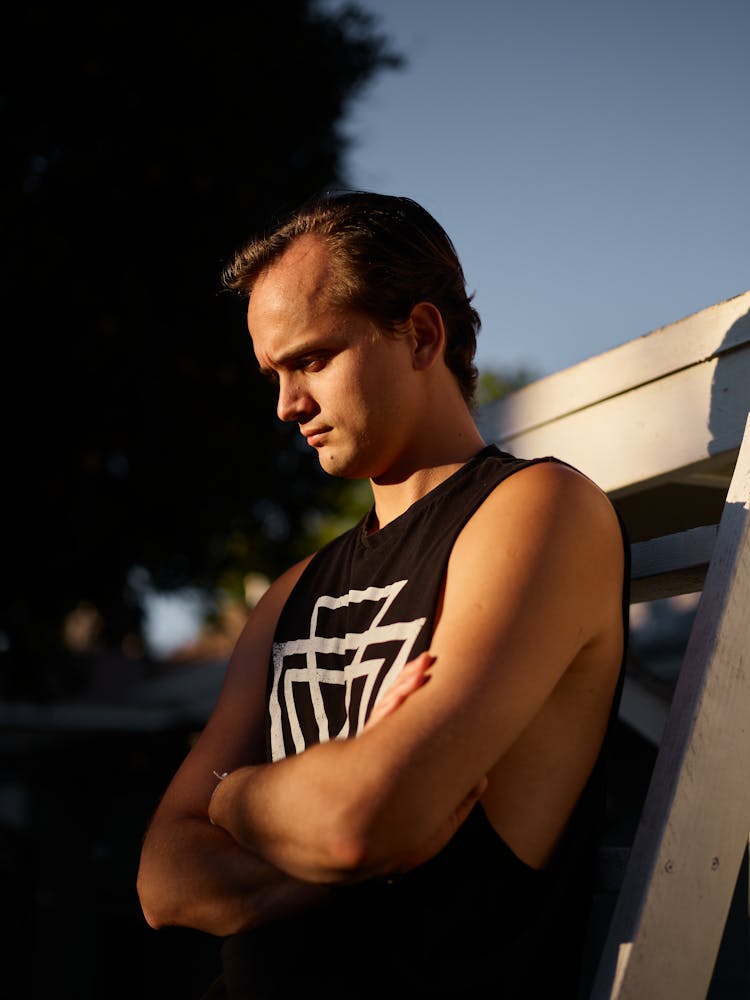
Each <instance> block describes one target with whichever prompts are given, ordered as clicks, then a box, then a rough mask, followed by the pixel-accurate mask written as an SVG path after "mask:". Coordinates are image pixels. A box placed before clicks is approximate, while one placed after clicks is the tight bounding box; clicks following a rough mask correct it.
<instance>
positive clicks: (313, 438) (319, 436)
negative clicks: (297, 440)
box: [302, 427, 330, 448]
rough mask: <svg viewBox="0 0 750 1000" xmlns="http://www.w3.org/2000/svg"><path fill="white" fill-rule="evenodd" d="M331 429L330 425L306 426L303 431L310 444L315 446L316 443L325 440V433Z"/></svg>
mask: <svg viewBox="0 0 750 1000" xmlns="http://www.w3.org/2000/svg"><path fill="white" fill-rule="evenodd" d="M329 430H330V428H329V427H310V428H309V429H308V428H305V430H303V431H302V433H303V435H304V437H305V440H306V441H307V443H308V444H309V445H312V447H313V448H314V447H315V446H316V445H318V444H320V443H321V441H322V440H323V438H324V437H325V435H326V434H327V433H328V431H329Z"/></svg>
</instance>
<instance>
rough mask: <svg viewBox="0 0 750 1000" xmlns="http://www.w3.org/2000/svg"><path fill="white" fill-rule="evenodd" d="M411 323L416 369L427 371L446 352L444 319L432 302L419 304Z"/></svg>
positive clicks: (410, 317) (412, 313)
mask: <svg viewBox="0 0 750 1000" xmlns="http://www.w3.org/2000/svg"><path fill="white" fill-rule="evenodd" d="M409 323H410V325H411V332H412V336H413V338H414V347H413V355H412V356H413V362H414V367H415V368H416V369H417V370H419V371H426V370H427V369H428V368H431V367H432V366H433V365H434V364H435V362H436V361H437V360H438V358H441V357H442V356H443V352H444V350H445V325H444V323H443V317H442V316H441V315H440V310H439V309H438V308H437V306H434V305H433V304H432V303H431V302H418V303H417V304H416V305H415V306H414V308H413V309H412V311H411V312H410V313H409Z"/></svg>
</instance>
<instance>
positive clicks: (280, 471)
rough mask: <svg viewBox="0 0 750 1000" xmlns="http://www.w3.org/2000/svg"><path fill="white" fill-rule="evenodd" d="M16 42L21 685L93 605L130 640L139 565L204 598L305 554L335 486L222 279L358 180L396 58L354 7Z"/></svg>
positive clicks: (14, 359) (186, 19) (253, 9)
mask: <svg viewBox="0 0 750 1000" xmlns="http://www.w3.org/2000/svg"><path fill="white" fill-rule="evenodd" d="M5 49H6V51H5V53H4V72H5V74H6V80H5V85H4V87H3V90H2V93H3V98H2V103H1V104H0V111H1V113H2V122H3V134H4V136H5V137H6V151H5V154H4V156H3V163H2V195H1V197H2V202H1V204H0V211H1V212H2V223H3V230H4V232H5V235H6V239H7V243H6V251H5V254H4V256H5V260H4V262H3V268H2V287H3V296H4V301H5V317H6V324H7V325H6V335H5V341H6V348H7V349H8V352H9V354H10V356H11V366H10V367H6V372H7V371H11V372H12V373H13V374H12V380H13V386H12V387H13V389H14V390H15V392H14V393H13V395H12V396H11V395H10V394H8V396H7V397H6V398H7V399H8V400H9V401H10V407H9V412H8V414H7V417H6V436H8V437H10V439H11V440H10V443H9V449H10V451H9V471H10V478H11V482H10V484H9V487H8V489H7V491H6V492H7V499H9V501H10V510H8V511H7V512H6V521H5V524H6V533H7V538H6V541H5V543H4V557H5V558H4V562H5V567H4V569H5V594H4V600H3V616H4V621H3V624H2V644H3V645H4V646H5V647H6V652H5V660H6V670H5V671H4V677H5V693H6V695H13V694H18V693H24V694H28V691H27V689H28V688H29V686H32V687H33V684H34V683H36V682H34V681H33V678H34V677H35V676H37V675H35V674H34V671H33V670H31V671H29V670H27V669H26V668H27V667H28V666H29V665H33V663H36V662H41V661H42V660H48V659H49V656H50V655H51V652H52V651H53V650H54V649H55V648H57V647H58V646H59V635H60V624H61V621H62V619H63V616H64V615H65V614H66V613H67V612H68V611H69V610H70V609H71V608H72V607H74V606H75V605H76V604H77V603H78V602H80V601H90V602H92V604H93V605H95V606H96V607H97V608H98V609H99V610H100V611H101V613H102V617H103V620H104V622H105V629H106V630H107V641H110V642H118V641H120V639H121V637H122V635H123V634H125V633H126V632H127V631H128V630H130V629H131V628H133V622H132V621H131V620H130V619H131V616H132V615H133V614H134V609H133V608H132V607H130V606H129V604H128V602H127V599H126V594H127V588H126V586H125V583H126V579H127V574H128V572H129V570H130V568H131V567H132V566H134V565H139V566H143V567H146V568H147V569H148V570H149V572H150V573H151V574H152V577H153V579H154V580H155V582H156V584H157V585H160V586H165V587H166V586H177V585H181V584H185V583H197V584H206V585H210V584H211V583H213V582H215V581H216V580H217V579H218V578H219V577H220V575H221V574H222V572H226V571H228V570H230V569H232V568H234V569H236V568H237V567H238V566H240V567H245V568H246V569H248V570H253V569H261V570H263V571H265V572H267V573H269V574H271V575H273V574H274V573H276V572H278V570H279V569H280V568H281V567H282V566H284V565H286V564H287V563H288V561H289V559H290V558H293V557H294V556H295V555H296V554H297V553H296V552H295V550H294V539H295V537H297V534H298V532H297V529H298V528H299V527H300V526H301V525H302V524H303V523H304V520H305V518H306V517H307V516H309V511H310V509H311V508H312V507H317V506H321V505H322V506H323V507H325V504H326V497H325V486H324V483H323V481H322V477H321V475H320V474H319V473H318V471H317V463H316V462H314V460H312V456H307V455H306V454H304V453H303V452H302V451H301V450H299V449H297V448H295V447H294V446H293V444H291V443H290V441H289V440H286V438H285V429H284V428H283V427H282V426H281V425H280V424H279V422H278V421H277V420H276V419H275V416H274V405H273V400H272V396H271V390H270V388H269V387H268V386H266V384H265V382H264V381H263V380H261V379H260V378H259V377H258V375H257V374H256V371H255V366H254V363H253V360H252V355H251V348H250V344H249V340H248V338H247V336H246V333H244V332H243V330H244V319H243V315H242V313H243V307H242V305H241V304H240V303H239V301H237V300H234V299H231V298H230V297H229V296H228V295H227V294H222V293H221V291H220V285H219V276H220V272H221V268H222V266H223V264H224V262H225V261H226V260H227V259H228V258H229V257H230V256H231V254H232V252H233V251H234V249H236V247H237V246H238V245H239V244H240V243H241V242H243V241H244V240H245V239H246V238H247V237H249V236H251V235H252V234H254V233H256V232H257V231H258V230H259V229H260V228H262V227H263V226H264V225H266V224H267V223H268V221H269V220H270V219H271V218H272V217H273V216H275V215H276V214H278V213H280V212H282V211H284V210H286V209H287V208H288V207H291V206H292V205H294V204H296V203H298V202H299V201H301V200H302V199H303V198H305V197H308V196H309V195H310V194H312V193H314V192H316V191H318V190H321V189H323V188H325V187H326V186H330V185H340V184H345V183H346V178H345V177H343V176H342V173H343V171H342V155H343V152H344V150H345V138H344V135H343V130H342V127H343V123H344V121H345V117H346V111H347V108H348V106H349V103H350V101H351V100H352V98H353V97H355V96H356V95H358V94H359V93H360V91H361V89H362V88H363V87H364V86H365V85H366V84H367V83H368V81H370V80H371V78H372V77H373V76H374V75H375V74H376V73H378V72H380V71H382V70H384V69H386V68H390V67H395V66H397V65H398V63H399V59H398V57H397V56H395V55H394V54H393V53H392V52H391V51H390V49H389V46H388V43H387V41H386V40H385V39H384V38H383V37H382V36H381V35H380V34H378V32H377V31H376V29H375V25H374V22H373V21H372V19H371V17H370V16H369V15H366V14H364V13H363V12H361V11H359V10H358V9H357V8H356V6H350V7H348V8H346V9H344V10H342V11H340V12H338V13H335V14H334V13H327V14H324V13H322V12H320V11H319V10H318V9H317V8H316V7H315V6H314V5H313V3H312V2H308V0H284V2H283V3H279V2H277V0H255V2H245V3H225V4H218V5H211V4H209V5H203V6H202V7H201V8H199V9H196V10H195V11H193V10H192V9H191V8H190V7H189V5H181V6H174V7H173V6H172V5H159V4H152V5H150V6H148V7H146V6H143V7H140V6H139V5H135V4H132V3H124V2H113V3H108V4H101V5H97V6H93V5H92V6H87V5H86V6H83V5H81V6H77V5H75V4H72V5H70V4H52V3H39V2H33V0H31V2H29V3H27V4H25V5H23V7H21V6H18V7H17V8H15V10H14V11H13V12H11V13H9V14H6V17H5ZM124 595H125V596H124ZM8 664H10V667H11V669H10V671H9V670H8V667H7V665H8ZM9 678H13V679H11V680H9ZM21 689H23V690H21ZM0 693H3V692H2V689H0ZM31 693H32V694H34V692H33V691H32V692H31ZM36 693H37V694H39V693H40V692H39V691H37V692H36ZM41 693H42V694H43V693H44V692H41Z"/></svg>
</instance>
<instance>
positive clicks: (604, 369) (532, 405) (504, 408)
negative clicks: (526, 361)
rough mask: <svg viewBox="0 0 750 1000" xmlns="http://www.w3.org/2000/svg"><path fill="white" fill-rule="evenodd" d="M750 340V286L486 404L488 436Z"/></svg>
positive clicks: (511, 432)
mask: <svg viewBox="0 0 750 1000" xmlns="http://www.w3.org/2000/svg"><path fill="white" fill-rule="evenodd" d="M748 343H750V291H747V292H743V293H742V294H741V295H737V296H735V297H734V298H731V299H727V300H726V301H725V302H720V303H717V304H716V305H713V306H710V307H709V308H707V309H703V310H701V311H700V312H697V313H694V314H693V315H691V316H688V317H686V318H685V319H682V320H680V321H679V322H677V323H672V324H670V325H669V326H666V327H662V328H661V329H659V330H654V331H652V332H651V333H649V334H646V335H644V336H643V337H638V338H636V339H635V340H632V341H629V342H628V343H626V344H622V345H620V346H619V347H615V348H614V349H612V350H611V351H606V352H604V353H603V354H599V355H597V356H596V357H593V358H589V359H587V360H586V361H583V362H581V363H580V364H577V365H574V366H572V367H570V368H566V369H564V370H562V371H560V372H555V373H554V374H553V375H549V376H546V377H545V378H542V379H539V380H537V381H536V382H534V383H532V384H531V385H529V386H525V387H524V388H522V389H520V390H518V391H517V392H514V393H512V394H510V395H509V396H506V397H505V398H504V399H501V400H499V401H498V402H497V403H494V404H492V405H491V406H488V407H485V408H484V411H483V413H482V414H481V426H482V429H483V430H484V431H485V434H486V436H487V438H488V440H497V441H503V440H505V439H506V438H512V437H514V436H516V435H517V434H519V433H522V432H524V431H528V430H530V429H532V428H534V427H539V426H541V425H542V424H545V423H548V422H549V421H552V420H557V419H559V418H560V417H561V416H564V415H565V414H569V413H573V412H576V411H578V410H581V409H584V408H585V407H589V406H592V405H594V404H596V403H598V402H601V401H602V400H604V399H608V398H610V397H611V396H617V395H621V394H623V393H626V392H629V391H630V390H632V389H634V388H637V387H638V386H641V385H645V384H646V383H648V382H653V381H656V380H657V379H661V378H663V377H664V376H666V375H671V374H673V373H674V372H676V371H679V370H681V369H684V368H688V367H690V366H692V365H695V364H699V363H701V362H704V361H706V360H708V359H710V358H714V357H717V356H719V355H722V354H725V353H726V352H728V351H730V350H732V349H734V348H736V347H738V346H739V345H741V344H748Z"/></svg>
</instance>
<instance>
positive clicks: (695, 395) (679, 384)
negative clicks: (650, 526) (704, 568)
mask: <svg viewBox="0 0 750 1000" xmlns="http://www.w3.org/2000/svg"><path fill="white" fill-rule="evenodd" d="M728 400H729V401H731V405H727V401H728ZM741 400H744V401H745V402H744V407H743V405H741V403H740V401H741ZM748 410H750V342H749V343H748V344H746V345H744V346H743V347H742V348H740V349H738V350H736V351H734V352H732V353H730V354H726V355H723V356H722V357H721V358H714V359H712V360H710V361H706V362H702V363H701V364H698V365H694V366H692V367H691V368H686V369H683V370H681V371H678V372H675V373H673V374H672V375H667V376H665V377H664V378H661V379H659V380H658V381H656V382H648V383H646V384H645V385H641V386H638V387H637V388H634V389H632V390H631V391H629V392H627V393H624V394H622V395H619V396H614V397H611V398H608V399H605V400H603V401H602V402H600V403H598V404H597V405H596V406H591V407H588V408H587V409H584V410H580V411H576V412H572V413H569V414H568V415H566V416H562V417H560V418H559V419H557V420H555V421H554V423H550V424H544V425H542V426H538V427H536V428H533V429H531V430H528V431H525V432H522V433H517V434H513V435H508V434H505V435H502V434H501V435H499V436H495V437H493V438H492V440H496V441H497V443H498V444H499V446H500V447H501V448H504V449H505V450H507V451H510V452H511V453H513V454H514V455H517V456H519V457H520V458H532V457H535V456H539V455H555V456H556V457H557V458H561V459H563V460H564V461H566V462H569V463H570V464H571V465H574V466H575V467H576V468H578V469H580V471H581V472H583V473H585V474H586V475H588V476H590V477H591V478H592V479H593V480H594V481H595V482H596V483H598V485H599V486H600V487H601V488H602V489H603V490H605V491H606V492H608V493H609V494H611V495H612V496H614V497H615V498H616V497H617V496H618V495H625V494H627V493H632V492H635V491H638V490H641V489H643V488H644V487H645V486H646V485H647V484H648V485H654V484H655V483H657V482H659V481H662V480H667V479H671V478H674V477H675V476H681V477H682V478H684V477H685V475H686V473H687V472H689V471H690V470H691V469H692V468H693V467H695V466H700V463H702V462H705V461H706V460H709V459H712V458H715V457H716V456H724V457H726V458H727V460H728V461H729V463H730V466H731V463H732V460H733V459H734V457H735V456H736V452H737V448H738V447H739V443H740V441H741V440H742V433H743V431H744V425H745V416H746V415H747V412H748ZM485 433H486V431H485ZM697 471H700V469H698V470H697Z"/></svg>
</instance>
